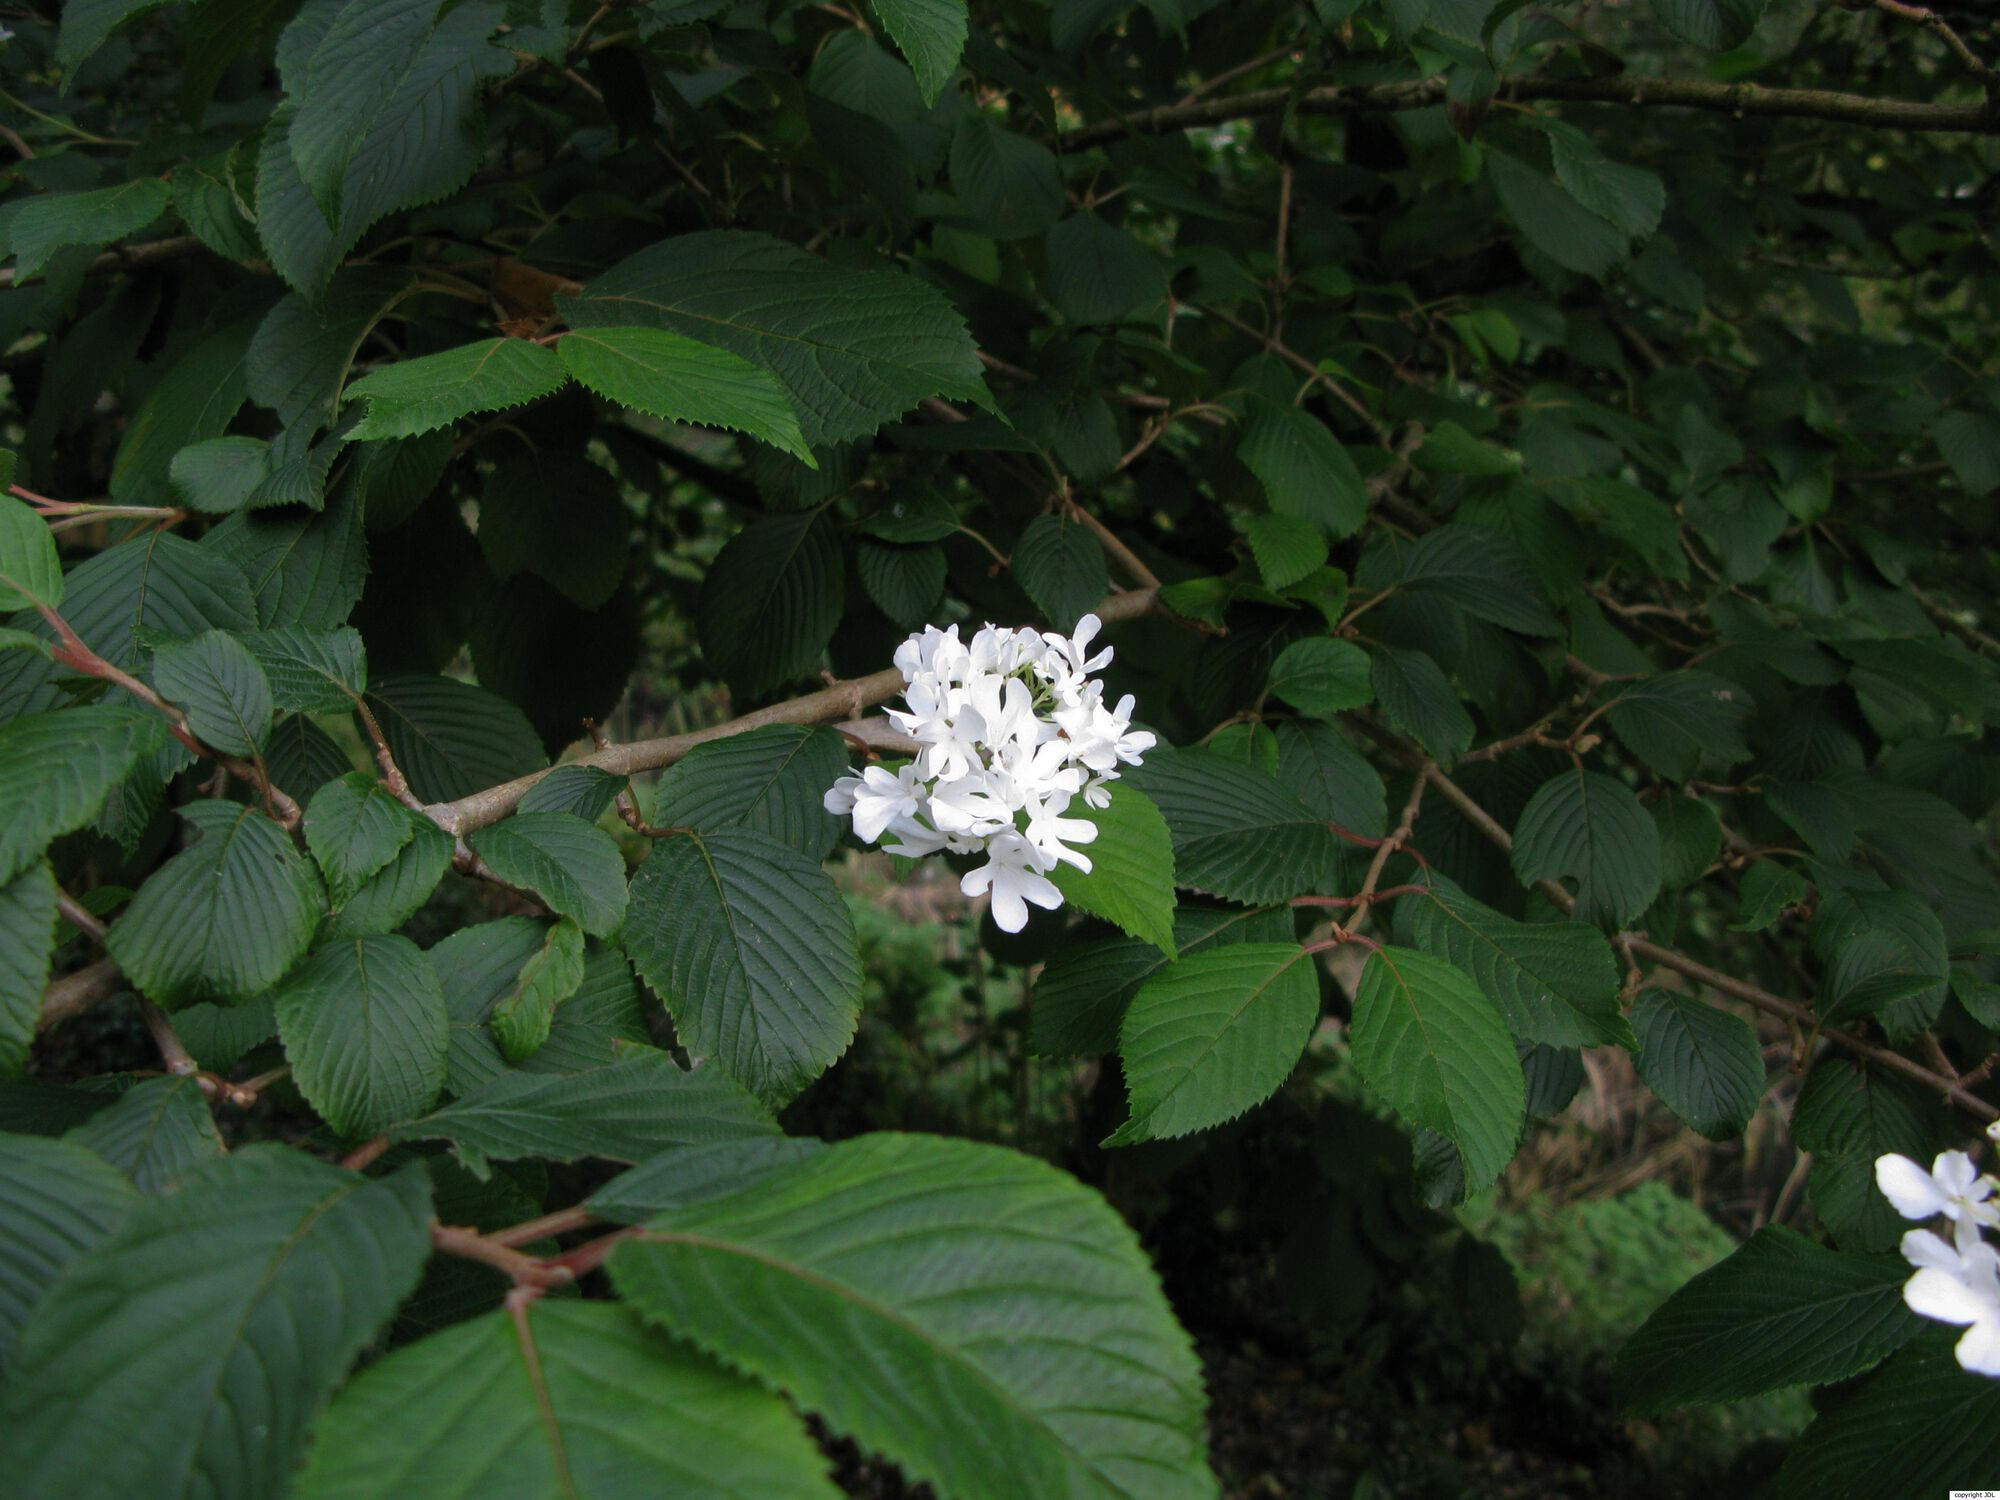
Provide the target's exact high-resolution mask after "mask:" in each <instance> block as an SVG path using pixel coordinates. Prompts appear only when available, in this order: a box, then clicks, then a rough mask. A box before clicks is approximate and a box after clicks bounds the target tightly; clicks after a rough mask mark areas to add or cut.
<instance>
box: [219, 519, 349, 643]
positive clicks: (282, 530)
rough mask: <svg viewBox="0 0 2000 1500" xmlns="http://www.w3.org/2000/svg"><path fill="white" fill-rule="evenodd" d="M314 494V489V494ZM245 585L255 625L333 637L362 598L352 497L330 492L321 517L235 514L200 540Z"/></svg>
mask: <svg viewBox="0 0 2000 1500" xmlns="http://www.w3.org/2000/svg"><path fill="white" fill-rule="evenodd" d="M315 493H316V487H315ZM202 545H203V546H204V547H206V548H209V549H210V550H212V551H214V552H215V553H217V554H218V555H220V556H223V557H227V558H228V559H230V560H231V561H232V562H234V563H235V564H236V565H237V566H238V567H239V568H241V569H242V571H243V573H244V575H245V576H246V577H247V578H248V579H249V580H250V586H251V589H252V590H253V591H254V594H255V598H256V601H257V624H259V625H263V626H272V625H303V626H307V627H312V628H324V629H332V628H333V627H335V626H337V625H340V624H342V623H344V622H345V621H346V619H347V616H348V614H349V612H350V611H352V610H353V608H354V606H355V604H356V603H357V602H359V600H360V598H361V589H362V584H363V582H364V581H365V580H366V578H367V576H368V543H367V540H366V538H365V537H364V536H363V534H362V530H361V507H360V505H359V504H357V503H356V502H355V500H354V498H353V494H352V492H351V490H348V489H347V488H345V487H343V488H342V489H341V490H339V491H336V492H335V494H334V496H333V497H332V499H331V500H330V501H329V502H328V504H327V507H326V509H325V510H324V511H322V512H320V513H318V514H314V513H313V512H312V511H311V510H309V509H302V508H300V507H298V506H291V505H288V506H286V507H285V508H284V509H283V510H263V511H238V512H237V513H236V514H235V515H233V516H229V517H227V518H225V519H224V520H223V521H222V523H221V524H220V525H219V526H217V527H216V528H215V529H214V530H213V531H211V532H209V533H208V535H207V536H205V537H203V538H202Z"/></svg>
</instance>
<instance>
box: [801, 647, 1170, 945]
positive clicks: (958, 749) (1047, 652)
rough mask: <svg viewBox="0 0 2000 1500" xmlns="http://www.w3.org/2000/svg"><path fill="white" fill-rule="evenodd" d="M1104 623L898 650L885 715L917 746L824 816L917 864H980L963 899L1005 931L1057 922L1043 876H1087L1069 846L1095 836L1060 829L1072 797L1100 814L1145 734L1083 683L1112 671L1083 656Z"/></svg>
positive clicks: (1135, 759)
mask: <svg viewBox="0 0 2000 1500" xmlns="http://www.w3.org/2000/svg"><path fill="white" fill-rule="evenodd" d="M1100 624H1101V622H1100V621H1099V620H1098V618H1097V616H1096V615H1085V616H1084V617H1083V618H1082V619H1081V620H1079V621H1078V622H1077V626H1076V634H1075V635H1073V636H1062V635H1057V634H1055V633H1054V632H1046V633H1045V632H1040V631H1034V630H1028V629H1025V628H1024V629H1021V630H1001V629H999V628H998V627H996V626H993V625H988V626H986V627H985V628H984V629H982V630H981V631H980V632H979V633H978V634H977V635H975V636H973V638H972V639H971V640H970V641H965V642H962V641H960V640H959V638H958V627H957V626H956V625H954V626H952V627H951V628H950V629H949V630H939V629H938V628H937V627H936V626H927V627H926V628H925V629H924V631H923V632H922V633H921V634H919V635H913V636H911V637H910V638H909V639H908V640H907V641H905V642H903V644H902V645H901V646H899V647H897V648H896V665H897V666H898V667H899V668H901V669H902V673H903V681H904V682H905V683H907V684H908V686H907V687H906V688H905V689H904V690H903V701H904V702H905V703H906V704H907V705H908V708H907V710H897V709H891V710H889V718H890V720H891V721H892V722H893V723H894V724H895V725H896V727H897V728H899V729H901V730H903V731H904V732H905V733H907V734H909V735H910V736H911V737H912V738H913V739H915V740H916V741H917V743H918V744H919V745H920V746H921V747H922V748H921V749H920V750H919V751H918V753H917V758H916V759H915V760H914V761H912V762H910V763H909V764H908V765H906V766H904V767H902V768H901V769H900V770H896V771H890V770H887V769H885V768H884V767H881V766H870V767H868V768H867V769H866V770H865V771H863V772H862V773H861V774H860V775H859V776H853V775H849V776H843V777H841V778H840V780H838V781H836V782H835V783H834V784H833V786H832V787H831V788H830V789H829V790H828V792H827V794H826V799H825V801H826V810H827V811H828V812H830V813H833V814H835V815H836V816H845V815H847V814H849V813H851V814H853V816H854V831H855V833H856V834H858V835H859V836H860V837H861V838H862V839H863V840H864V841H865V842H867V843H871V844H872V843H877V842H879V841H880V840H881V839H882V838H883V837H884V836H885V835H889V834H893V835H895V837H896V838H897V840H898V841H899V842H897V843H893V844H886V845H884V846H883V847H884V848H886V849H887V850H888V852H889V853H891V854H901V855H904V856H906V857H908V858H911V859H915V858H919V857H921V856H923V855H926V854H931V853H935V852H936V851H937V850H939V849H949V850H952V851H954V852H955V853H960V854H978V853H983V854H985V855H986V863H985V864H983V865H981V866H980V867H979V868H978V869H976V870H971V871H968V872H967V873H966V875H965V877H964V878H963V879H962V880H961V881H960V888H961V889H962V890H963V891H964V892H965V894H966V895H968V896H979V895H984V894H986V893H987V892H989V891H990V892H991V893H992V898H993V920H994V921H995V922H997V923H998V924H999V925H1000V927H1001V928H1002V929H1004V930H1005V931H1007V932H1019V931H1020V930H1021V929H1022V928H1023V927H1024V926H1026V925H1027V921H1028V903H1030V902H1032V903H1033V904H1034V905H1036V906H1039V907H1042V908H1043V909H1045V910H1048V911H1053V910H1055V908H1056V907H1058V906H1060V905H1062V893H1061V892H1060V891H1059V890H1057V889H1056V884H1055V882H1054V881H1052V880H1050V879H1049V874H1050V872H1051V871H1053V870H1054V869H1055V867H1056V865H1057V864H1058V863H1068V864H1072V865H1075V866H1076V867H1077V868H1078V869H1079V870H1084V871H1088V870H1089V869H1090V857H1089V856H1088V855H1086V854H1083V853H1081V852H1080V851H1078V850H1077V849H1075V848H1073V847H1071V846H1072V845H1076V844H1087V843H1089V842H1090V841H1091V840H1092V839H1094V838H1096V837H1097V826H1096V825H1095V824H1094V823H1091V822H1090V821H1088V820H1087V819H1084V818H1071V817H1065V816H1064V814H1065V813H1066V812H1067V811H1068V810H1069V805H1070V803H1071V802H1072V801H1073V800H1075V799H1076V798H1078V797H1081V798H1083V800H1084V802H1085V803H1086V804H1087V805H1089V806H1091V807H1098V808H1102V807H1108V806H1109V805H1110V802H1111V794H1110V793H1109V792H1108V791H1106V790H1105V784H1106V783H1107V782H1111V781H1115V780H1117V779H1118V767H1119V765H1120V764H1121V763H1122V764H1124V765H1128V766H1136V765H1138V764H1139V758H1140V757H1141V756H1142V755H1143V754H1145V752H1146V751H1148V750H1150V749H1152V747H1153V736H1152V735H1150V734H1148V733H1146V732H1145V731H1144V730H1142V729H1141V730H1135V729H1133V728H1132V696H1131V694H1129V693H1128V694H1126V695H1125V697H1124V698H1122V699H1120V700H1119V702H1118V706H1117V707H1116V708H1106V707H1105V706H1104V684H1103V683H1101V682H1096V681H1093V680H1092V679H1091V676H1090V674H1091V673H1092V672H1095V671H1096V670H1097V669H1098V668H1100V667H1102V666H1104V665H1105V664H1106V663H1107V662H1109V661H1110V660H1111V652H1110V650H1109V648H1107V649H1105V650H1103V651H1100V652H1098V653H1097V654H1096V655H1095V656H1092V655H1090V643H1091V641H1092V640H1093V639H1094V638H1095V637H1096V635H1097V632H1098V630H1099V628H1100Z"/></svg>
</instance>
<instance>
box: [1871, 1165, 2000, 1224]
mask: <svg viewBox="0 0 2000 1500" xmlns="http://www.w3.org/2000/svg"><path fill="white" fill-rule="evenodd" d="M1875 1185H1876V1186H1877V1187H1879V1188H1880V1189H1881V1190H1882V1196H1883V1197H1884V1198H1887V1199H1888V1200H1889V1202H1890V1204H1891V1205H1892V1206H1893V1207H1894V1208H1895V1210H1896V1212H1897V1213H1899V1214H1901V1215H1902V1216H1903V1217H1904V1218H1906V1219H1934V1218H1936V1217H1937V1216H1938V1215H1939V1214H1943V1215H1944V1216H1945V1217H1946V1218H1947V1219H1950V1220H1951V1221H1952V1223H1953V1224H1956V1225H1960V1226H1962V1227H1964V1228H1967V1229H1971V1228H1972V1227H1973V1226H1974V1225H1980V1224H1983V1225H1985V1226H1987V1227H1988V1228H1996V1227H2000V1202H1996V1201H1995V1200H1994V1196H1993V1190H1994V1187H1995V1186H1996V1184H1995V1183H1994V1181H1993V1179H1992V1178H1991V1177H1982V1176H1980V1174H1979V1169H1978V1168H1977V1167H1975V1166H1974V1165H1973V1164H1972V1158H1971V1157H1969V1156H1967V1155H1966V1154H1965V1153H1964V1152H1963V1151H1945V1152H1941V1153H1939V1155H1938V1158H1937V1160H1936V1161H1934V1162H1932V1163H1931V1169H1930V1171H1928V1172H1926V1171H1925V1170H1924V1169H1923V1168H1922V1167H1920V1166H1918V1165H1917V1164H1916V1163H1915V1162H1913V1161H1911V1160H1910V1159H1909V1157H1907V1156H1896V1155H1893V1154H1892V1155H1888V1156H1879V1157H1877V1158H1876V1159H1875ZM1974 1233H1975V1234H1976V1233H1977V1231H1976V1230H1975V1231H1974Z"/></svg>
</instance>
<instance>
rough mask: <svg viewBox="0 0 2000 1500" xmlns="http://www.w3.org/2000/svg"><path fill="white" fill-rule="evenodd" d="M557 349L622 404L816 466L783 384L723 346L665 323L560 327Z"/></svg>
mask: <svg viewBox="0 0 2000 1500" xmlns="http://www.w3.org/2000/svg"><path fill="white" fill-rule="evenodd" d="M556 351H557V353H558V354H560V355H561V356H562V364H563V368H565V369H566V370H568V371H569V373H570V374H571V375H573V376H575V377H576V379H577V381H578V383H579V384H582V385H586V386H588V387H589V388H590V389H591V390H593V391H595V392H597V394H598V395H600V396H603V397H605V398H606V399H607V400H611V401H615V402H617V403H618V404H619V405H620V406H629V407H630V408H632V410H634V411H642V412H645V413H646V414H647V415H649V416H655V417H662V418H664V419H665V420H667V421H669V422H688V423H691V424H693V425H694V426H697V427H726V428H728V429H729V430H730V431H732V432H741V433H746V434H748V435H749V436H751V437H753V438H757V439H758V440H759V441H761V442H766V443H769V444H770V445H771V446H772V447H774V448H776V449H778V450H780V451H781V452H784V453H789V454H791V455H792V456H793V457H794V458H796V459H798V460H799V461H800V462H801V463H803V464H804V465H805V466H806V467H807V468H809V469H817V468H818V467H819V460H818V459H816V458H814V457H813V452H812V449H811V448H809V447H807V446H806V440H805V435H804V434H803V433H801V432H800V431H799V419H798V417H797V416H795V415H794V414H793V412H792V405H791V402H790V400H789V399H787V397H786V394H785V388H784V386H782V385H780V384H779V383H778V381H777V378H776V377H775V376H773V375H772V374H771V373H770V372H769V371H768V370H766V369H764V368H763V367H761V366H758V365H753V364H752V363H750V361H749V360H747V359H744V358H742V357H740V356H738V355H735V354H731V353H730V352H729V351H728V350H727V349H718V348H716V347H715V346H714V345H713V344H702V343H697V342H695V340H693V339H691V338H686V337H683V336H682V335H680V334H678V333H669V332H668V331H667V330H666V329H664V328H591V329H579V330H575V331H572V332H570V333H567V334H565V335H564V336H563V338H562V341H561V342H560V343H559V344H557V345H556Z"/></svg>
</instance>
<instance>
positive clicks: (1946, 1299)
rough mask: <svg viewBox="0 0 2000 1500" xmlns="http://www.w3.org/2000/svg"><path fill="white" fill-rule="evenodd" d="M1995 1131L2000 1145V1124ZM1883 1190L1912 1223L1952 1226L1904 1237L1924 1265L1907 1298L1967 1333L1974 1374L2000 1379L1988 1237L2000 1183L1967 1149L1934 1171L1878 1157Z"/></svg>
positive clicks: (1962, 1346)
mask: <svg viewBox="0 0 2000 1500" xmlns="http://www.w3.org/2000/svg"><path fill="white" fill-rule="evenodd" d="M1987 1134H1988V1135H1990V1136H1992V1137H1993V1139H1994V1140H1995V1141H2000V1123H1996V1124H1995V1125H1993V1126H1990V1127H1989V1128H1988V1130H1987ZM1875 1185H1876V1186H1877V1187H1879V1188H1881V1189H1882V1196H1883V1197H1885V1198H1887V1199H1888V1200H1889V1202H1890V1204H1891V1205H1892V1206H1893V1207H1894V1208H1895V1210H1896V1212H1897V1213H1899V1214H1901V1215H1902V1216H1903V1217H1904V1218H1906V1219H1935V1218H1939V1217H1943V1218H1944V1219H1945V1220H1946V1221H1948V1223H1949V1224H1950V1226H1951V1238H1950V1239H1949V1240H1947V1239H1945V1238H1944V1237H1943V1236H1941V1235H1938V1234H1934V1233H1932V1232H1931V1231H1930V1230H1928V1229H1912V1230H1911V1231H1910V1232H1909V1233H1908V1234H1906V1235H1904V1236H1903V1247H1902V1248H1903V1258H1904V1259H1905V1260H1907V1261H1908V1262H1909V1263H1910V1264H1911V1265H1913V1266H1915V1267H1916V1268H1917V1272H1916V1274H1915V1275H1914V1276H1912V1277H1911V1278H1910V1279H1909V1280H1908V1281H1907V1282H1906V1283H1904V1286H1903V1301H1904V1302H1906V1303H1908V1304H1909V1307H1910V1311H1912V1312H1914V1313H1918V1314H1920V1315H1922V1316H1923V1317H1926V1318H1935V1319H1936V1320H1937V1321H1938V1322H1940V1323H1952V1324H1956V1325H1957V1326H1959V1327H1961V1328H1963V1329H1965V1337H1964V1338H1962V1339H1960V1340H1959V1341H1958V1351H1957V1352H1958V1362H1959V1363H1960V1364H1961V1365H1963V1366H1964V1367H1965V1368H1966V1369H1968V1370H1971V1371H1973V1372H1974V1373H1976V1374H1980V1375H2000V1250H1996V1249H1995V1248H1994V1246H1993V1245H1992V1244H1990V1243H1989V1242H1988V1241H1987V1239H1986V1237H1985V1236H1984V1235H1983V1234H1982V1233H1981V1232H1980V1231H1981V1230H1982V1229H2000V1197H1996V1194H2000V1180H1996V1179H1995V1178H1994V1177H1992V1176H1991V1175H1990V1174H1988V1175H1983V1174H1981V1172H1980V1171H1979V1169H1978V1168H1977V1167H1975V1166H1974V1165H1973V1164H1972V1158H1971V1157H1969V1156H1967V1155H1966V1154H1965V1153H1964V1152H1963V1151H1946V1152H1943V1153H1942V1154H1940V1155H1939V1157H1938V1158H1937V1160H1936V1161H1934V1162H1932V1163H1931V1168H1930V1170H1929V1171H1928V1172H1927V1171H1925V1170H1924V1169H1923V1167H1922V1166H1920V1165H1919V1164H1918V1163H1916V1162H1914V1161H1911V1160H1910V1158H1909V1157H1907V1156H1895V1155H1889V1156H1880V1157H1877V1158H1876V1159H1875Z"/></svg>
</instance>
